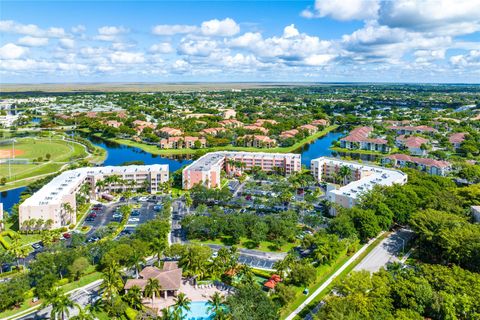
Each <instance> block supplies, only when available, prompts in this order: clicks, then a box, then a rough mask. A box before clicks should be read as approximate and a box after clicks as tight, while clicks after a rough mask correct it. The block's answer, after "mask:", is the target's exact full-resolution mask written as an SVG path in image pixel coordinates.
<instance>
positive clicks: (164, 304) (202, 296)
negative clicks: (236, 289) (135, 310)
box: [143, 281, 229, 314]
mask: <svg viewBox="0 0 480 320" xmlns="http://www.w3.org/2000/svg"><path fill="white" fill-rule="evenodd" d="M219 288H220V287H218V288H217V287H215V285H213V284H212V285H200V286H197V288H195V287H194V286H192V285H190V284H189V283H185V284H184V283H183V281H182V284H181V285H180V289H179V292H183V293H185V294H186V296H187V297H188V298H189V299H190V300H192V302H195V301H208V300H209V299H210V296H212V295H213V294H214V293H215V292H219V293H220V294H221V295H223V296H225V295H228V294H229V292H228V289H224V290H220V289H219ZM143 303H144V305H145V306H147V307H149V308H151V309H153V310H155V311H156V312H157V313H158V314H161V311H162V309H165V308H168V307H170V306H172V305H174V304H175V297H174V296H168V297H167V298H166V299H165V298H161V297H157V298H155V299H154V300H153V305H152V299H150V298H145V299H144V300H143Z"/></svg>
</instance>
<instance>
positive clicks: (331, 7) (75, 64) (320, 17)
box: [0, 0, 480, 83]
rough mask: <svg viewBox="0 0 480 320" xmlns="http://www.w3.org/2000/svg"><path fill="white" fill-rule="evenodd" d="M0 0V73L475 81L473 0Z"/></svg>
mask: <svg viewBox="0 0 480 320" xmlns="http://www.w3.org/2000/svg"><path fill="white" fill-rule="evenodd" d="M0 6H1V7H0V34H1V35H0V82H1V83H41V82H103V81H107V82H110V81H115V82H125V81H139V82H141V81H145V82H169V81H211V82H212V81H213V82H214V81H286V82H291V81H320V82H325V81H348V82H350V81H373V82H475V83H478V82H479V81H478V80H479V79H480V1H478V0H422V1H412V0H396V1H384V0H316V1H315V0H311V1H234V2H230V1H194V2H187V1H175V2H169V1H146V2H140V1H135V2H128V1H117V2H114V1H108V2H94V1H64V2H62V1H52V2H44V1H34V2H26V1H15V2H14V1H11V2H10V1H2V2H0Z"/></svg>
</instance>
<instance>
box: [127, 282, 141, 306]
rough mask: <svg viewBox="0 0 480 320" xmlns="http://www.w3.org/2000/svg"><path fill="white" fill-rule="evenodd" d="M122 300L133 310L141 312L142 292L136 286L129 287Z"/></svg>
mask: <svg viewBox="0 0 480 320" xmlns="http://www.w3.org/2000/svg"><path fill="white" fill-rule="evenodd" d="M123 300H125V302H126V303H127V304H128V305H129V306H130V307H132V308H133V309H135V310H142V309H143V303H142V291H141V290H140V288H139V287H138V286H133V287H131V288H130V289H129V290H128V292H127V294H126V295H125V296H124V297H123Z"/></svg>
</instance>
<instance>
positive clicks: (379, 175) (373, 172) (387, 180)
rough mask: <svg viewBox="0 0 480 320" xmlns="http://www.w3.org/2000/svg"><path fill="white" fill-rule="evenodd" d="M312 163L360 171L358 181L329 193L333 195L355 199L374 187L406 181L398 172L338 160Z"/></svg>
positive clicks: (322, 159) (322, 158) (326, 159)
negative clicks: (360, 175)
mask: <svg viewBox="0 0 480 320" xmlns="http://www.w3.org/2000/svg"><path fill="white" fill-rule="evenodd" d="M313 161H324V162H325V163H327V164H331V165H338V166H347V167H349V168H350V169H352V170H360V171H362V172H363V174H362V175H364V176H363V177H362V178H361V179H360V180H356V181H352V182H350V183H349V184H347V185H345V186H342V187H340V188H339V189H336V190H332V191H330V192H331V193H333V194H338V195H342V196H349V197H351V198H353V199H356V198H357V197H358V196H359V195H361V194H362V193H364V192H366V191H369V190H371V189H373V187H374V186H375V185H380V186H391V185H393V184H394V183H398V182H399V181H401V180H403V179H406V178H407V174H406V173H404V172H401V171H399V170H394V169H388V168H384V167H380V166H375V165H369V164H368V165H367V164H363V163H358V162H353V161H344V160H340V159H334V158H328V157H321V158H318V159H313V160H312V162H313Z"/></svg>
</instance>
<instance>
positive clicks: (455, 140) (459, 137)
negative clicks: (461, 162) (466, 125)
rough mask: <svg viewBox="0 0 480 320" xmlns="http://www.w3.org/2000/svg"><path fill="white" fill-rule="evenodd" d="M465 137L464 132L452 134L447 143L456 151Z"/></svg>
mask: <svg viewBox="0 0 480 320" xmlns="http://www.w3.org/2000/svg"><path fill="white" fill-rule="evenodd" d="M466 135H467V133H466V132H457V133H454V134H452V135H451V136H450V137H449V138H448V141H449V142H450V143H451V144H452V146H453V147H454V148H455V150H456V149H458V148H460V146H461V145H462V142H463V141H464V140H465V136H466Z"/></svg>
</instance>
